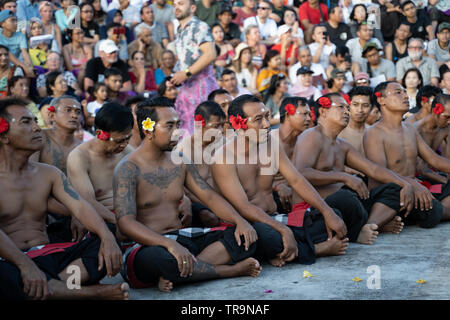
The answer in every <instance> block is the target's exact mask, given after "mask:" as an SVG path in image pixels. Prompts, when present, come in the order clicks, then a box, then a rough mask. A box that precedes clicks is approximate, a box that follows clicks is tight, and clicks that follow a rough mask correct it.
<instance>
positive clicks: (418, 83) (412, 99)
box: [402, 68, 423, 110]
mask: <svg viewBox="0 0 450 320" xmlns="http://www.w3.org/2000/svg"><path fill="white" fill-rule="evenodd" d="M402 86H403V88H405V89H406V94H407V95H408V100H409V110H412V109H414V108H415V107H416V96H417V93H418V92H419V89H420V88H422V87H423V78H422V74H421V73H420V70H419V69H417V68H411V69H408V70H407V71H406V72H405V75H404V76H403V78H402Z"/></svg>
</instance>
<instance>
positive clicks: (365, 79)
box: [354, 72, 370, 87]
mask: <svg viewBox="0 0 450 320" xmlns="http://www.w3.org/2000/svg"><path fill="white" fill-rule="evenodd" d="M354 81H355V87H370V77H369V75H368V74H367V73H365V72H359V73H357V74H356V75H355V77H354Z"/></svg>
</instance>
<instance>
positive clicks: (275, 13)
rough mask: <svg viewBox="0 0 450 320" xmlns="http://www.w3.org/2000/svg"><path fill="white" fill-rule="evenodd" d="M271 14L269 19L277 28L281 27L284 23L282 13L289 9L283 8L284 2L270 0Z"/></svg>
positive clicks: (281, 0)
mask: <svg viewBox="0 0 450 320" xmlns="http://www.w3.org/2000/svg"><path fill="white" fill-rule="evenodd" d="M271 2H272V13H271V14H270V16H269V18H271V19H273V20H274V21H275V22H276V23H277V25H278V26H281V25H282V24H283V23H284V22H283V19H284V13H285V12H286V10H287V9H288V8H289V7H287V6H285V4H286V3H285V1H284V0H272V1H271Z"/></svg>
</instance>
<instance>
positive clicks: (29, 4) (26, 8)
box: [10, 0, 41, 49]
mask: <svg viewBox="0 0 450 320" xmlns="http://www.w3.org/2000/svg"><path fill="white" fill-rule="evenodd" d="M16 14H17V20H18V21H19V22H26V21H29V20H30V19H31V18H40V17H41V16H40V14H39V4H38V1H37V0H18V1H17V11H16ZM25 25H26V23H25ZM21 29H22V28H21ZM10 49H11V48H10Z"/></svg>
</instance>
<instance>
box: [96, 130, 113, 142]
mask: <svg viewBox="0 0 450 320" xmlns="http://www.w3.org/2000/svg"><path fill="white" fill-rule="evenodd" d="M97 138H98V139H100V140H102V141H106V140H109V139H110V138H111V135H110V134H109V132H106V131H103V130H101V131H100V133H99V134H98V135H97Z"/></svg>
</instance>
